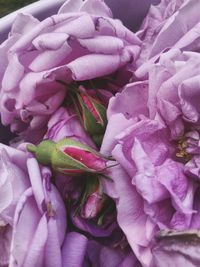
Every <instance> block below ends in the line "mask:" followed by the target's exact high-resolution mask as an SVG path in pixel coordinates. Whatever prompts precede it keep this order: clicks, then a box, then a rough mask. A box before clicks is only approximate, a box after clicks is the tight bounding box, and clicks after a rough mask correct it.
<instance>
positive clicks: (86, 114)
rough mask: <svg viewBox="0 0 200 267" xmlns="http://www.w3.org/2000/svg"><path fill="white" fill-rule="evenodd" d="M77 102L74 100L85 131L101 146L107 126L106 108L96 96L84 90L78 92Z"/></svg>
mask: <svg viewBox="0 0 200 267" xmlns="http://www.w3.org/2000/svg"><path fill="white" fill-rule="evenodd" d="M77 100H78V105H77V103H76V101H75V100H74V105H75V108H76V110H77V112H78V114H79V118H80V120H81V122H82V124H83V127H84V129H85V130H86V131H87V132H88V133H89V134H90V136H91V137H92V138H93V140H94V142H96V143H97V144H98V145H99V144H101V141H102V138H103V134H104V132H105V128H106V125H107V117H106V108H105V107H104V105H103V104H102V103H101V102H100V101H99V100H98V99H97V98H96V97H94V96H90V95H89V94H87V93H86V92H85V91H83V90H79V91H78V92H77Z"/></svg>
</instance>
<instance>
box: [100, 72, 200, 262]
mask: <svg viewBox="0 0 200 267" xmlns="http://www.w3.org/2000/svg"><path fill="white" fill-rule="evenodd" d="M152 72H153V70H152ZM157 77H158V75H157V76H156V75H155V77H154V79H156V78H157ZM151 81H152V82H153V81H154V80H153V79H152V80H150V79H149V87H148V82H146V81H144V82H136V83H133V84H130V85H128V86H127V87H126V88H125V89H124V90H123V91H122V93H120V94H117V95H116V96H115V97H113V98H111V100H110V104H109V107H108V127H107V130H106V133H105V136H104V140H103V143H102V147H101V152H102V153H104V154H107V155H112V156H113V157H114V158H115V160H116V161H117V162H118V163H120V166H118V167H113V168H111V169H110V173H109V175H110V176H111V177H112V179H113V180H114V184H115V186H114V189H113V186H112V183H110V182H108V181H107V182H105V190H106V192H107V194H108V195H109V196H110V197H112V198H113V199H115V200H116V199H117V201H116V206H117V219H118V223H119V226H120V227H121V229H122V230H123V232H124V233H125V235H126V237H127V240H128V242H129V244H130V246H131V248H132V249H133V251H134V253H135V255H136V257H137V258H138V259H139V261H140V262H141V263H142V264H143V265H144V266H151V264H153V263H152V254H151V248H152V246H153V245H154V242H156V240H155V239H154V236H155V234H156V233H157V232H158V230H159V229H168V228H170V229H176V230H186V229H190V228H192V227H193V225H194V220H195V217H194V216H195V215H194V214H195V213H197V208H196V204H195V203H196V200H195V201H194V195H195V193H196V191H197V185H196V184H195V182H194V181H192V180H191V179H190V175H188V168H187V167H188V164H189V163H190V162H191V160H192V159H191V158H193V156H197V155H196V154H198V135H197V133H196V132H187V134H186V138H187V139H186V140H185V139H184V141H182V140H180V139H178V138H177V137H176V138H173V139H172V137H171V136H172V134H171V131H170V130H171V129H172V130H174V129H173V127H170V126H171V125H170V124H168V123H167V122H168V121H167V122H166V123H165V120H164V119H165V117H166V116H167V115H168V114H167V112H163V114H162V115H163V116H161V114H160V112H159V105H158V103H159V101H156V100H155V99H154V98H158V96H159V97H160V95H159V94H158V93H157V92H156V91H154V90H155V88H154V87H150V82H151ZM163 84H164V83H163ZM158 87H159V88H162V85H161V86H159V85H158ZM165 92H166V95H167V96H170V95H169V93H170V90H167V91H165ZM171 92H172V93H171V94H172V96H174V95H175V93H176V92H175V91H172V90H171ZM156 93H157V94H156ZM167 93H168V94H167ZM173 93H174V94H173ZM129 99H131V101H128V100H129ZM132 99H134V101H135V102H134V105H133V102H132ZM189 99H190V98H189ZM170 100H172V101H173V97H171V98H170ZM154 103H155V104H154ZM156 103H157V105H156ZM153 104H154V105H153ZM174 104H176V105H177V106H178V104H177V101H174ZM154 109H155V110H156V112H155V113H154V116H152V114H153V113H152V111H153V110H154ZM157 110H158V111H157ZM169 112H170V109H169ZM179 114H180V121H181V122H182V123H183V125H184V118H183V116H182V117H181V111H180V112H179ZM173 115H174V116H176V114H175V112H174V113H173ZM164 116H165V117H164ZM119 124H120V126H119V127H118V128H117V127H116V125H119ZM188 125H189V124H188V123H187V128H186V126H185V129H188ZM192 125H193V124H192ZM177 127H178V126H177ZM183 129H184V127H183ZM195 133H196V134H195ZM184 142H186V143H187V142H188V145H187V146H185V143H184ZM188 154H189V155H190V156H189V157H188ZM186 170H187V171H186ZM152 266H154V265H152Z"/></svg>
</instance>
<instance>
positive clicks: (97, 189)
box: [81, 179, 105, 219]
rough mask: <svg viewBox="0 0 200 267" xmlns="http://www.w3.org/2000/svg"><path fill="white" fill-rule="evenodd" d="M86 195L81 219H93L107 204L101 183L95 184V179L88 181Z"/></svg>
mask: <svg viewBox="0 0 200 267" xmlns="http://www.w3.org/2000/svg"><path fill="white" fill-rule="evenodd" d="M84 195H85V196H84V198H85V203H84V205H83V206H82V209H81V217H82V218H84V219H93V218H95V217H96V216H97V215H98V214H99V213H100V212H101V210H102V209H103V207H104V204H105V195H104V193H103V190H102V187H101V185H100V184H99V182H98V181H97V182H95V179H93V180H90V181H88V183H87V186H86V191H85V193H84Z"/></svg>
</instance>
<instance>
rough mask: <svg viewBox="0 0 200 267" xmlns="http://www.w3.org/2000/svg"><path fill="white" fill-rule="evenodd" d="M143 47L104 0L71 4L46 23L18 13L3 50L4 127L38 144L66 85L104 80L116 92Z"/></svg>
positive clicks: (0, 52)
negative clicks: (125, 72)
mask: <svg viewBox="0 0 200 267" xmlns="http://www.w3.org/2000/svg"><path fill="white" fill-rule="evenodd" d="M140 45H141V41H140V39H139V38H138V37H136V35H135V34H134V33H133V32H131V31H130V30H128V29H127V28H126V27H125V26H124V25H123V24H122V23H121V22H120V21H119V20H117V19H113V18H112V13H111V11H110V9H109V8H108V7H107V6H106V5H105V3H104V2H103V1H98V0H95V1H91V0H90V1H84V2H82V1H79V2H77V3H76V4H73V0H71V1H67V2H66V3H65V4H64V5H63V6H62V7H61V8H60V10H59V12H58V14H57V15H53V16H52V17H49V18H47V19H45V20H44V21H42V22H40V21H38V20H37V19H36V18H34V17H32V16H31V15H26V14H19V15H18V16H17V18H16V19H15V22H14V23H13V26H12V29H11V31H10V34H9V38H8V39H7V40H6V41H5V42H4V43H3V44H2V45H1V47H0V55H1V58H2V60H1V76H0V82H1V93H0V112H1V120H2V123H3V124H4V125H10V129H11V131H12V132H15V133H21V132H24V131H26V130H28V132H26V136H25V138H26V139H29V140H32V141H37V140H38V139H40V138H41V136H42V134H44V132H45V130H46V129H45V126H46V124H47V122H48V119H49V117H50V115H51V114H52V113H53V112H55V111H56V110H57V109H58V107H59V106H61V104H62V103H63V101H64V99H65V96H66V92H67V86H68V87H69V88H70V86H71V84H72V82H73V81H75V82H76V84H77V83H80V82H82V81H88V80H89V81H91V80H94V79H96V78H100V77H102V80H104V81H105V83H104V84H103V86H105V85H106V87H107V88H105V89H106V90H108V88H109V85H110V84H112V83H114V84H113V85H112V86H111V87H112V90H113V88H115V90H116V88H118V87H120V84H121V83H122V84H123V83H124V81H122V80H123V79H125V81H127V78H126V77H125V78H124V77H122V75H120V73H121V72H122V73H124V70H125V69H126V67H127V66H128V65H130V63H131V62H133V61H135V60H136V58H137V56H138V54H139V51H140ZM118 71H119V72H118ZM109 75H111V76H110V77H109ZM113 79H114V81H113ZM61 82H62V84H61ZM63 83H64V84H63ZM117 83H118V84H119V85H118V84H117ZM94 86H95V88H96V87H98V86H100V85H98V82H94ZM100 87H101V86H100ZM101 89H104V88H101Z"/></svg>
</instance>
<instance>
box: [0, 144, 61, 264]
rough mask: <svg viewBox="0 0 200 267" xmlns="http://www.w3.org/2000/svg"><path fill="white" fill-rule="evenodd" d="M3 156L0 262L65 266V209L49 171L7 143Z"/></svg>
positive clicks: (2, 146) (0, 185)
mask: <svg viewBox="0 0 200 267" xmlns="http://www.w3.org/2000/svg"><path fill="white" fill-rule="evenodd" d="M0 155H1V166H0V170H1V178H0V192H1V194H0V195H1V207H0V222H1V239H0V242H1V246H0V247H1V253H0V265H1V266H7V265H8V264H9V266H16V265H17V266H62V256H61V246H62V244H63V241H64V238H65V232H66V211H65V206H64V203H63V201H62V199H61V197H60V195H59V193H58V191H57V189H56V188H55V187H54V186H53V185H52V184H51V182H50V178H51V173H50V171H49V170H48V169H47V168H45V167H42V168H40V167H39V165H38V163H37V161H36V160H35V159H34V158H29V157H28V156H27V154H26V153H25V152H22V151H20V150H16V149H14V148H10V147H7V146H5V145H1V146H0ZM52 240H53V241H52ZM62 253H63V254H65V252H64V251H63V252H62Z"/></svg>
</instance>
